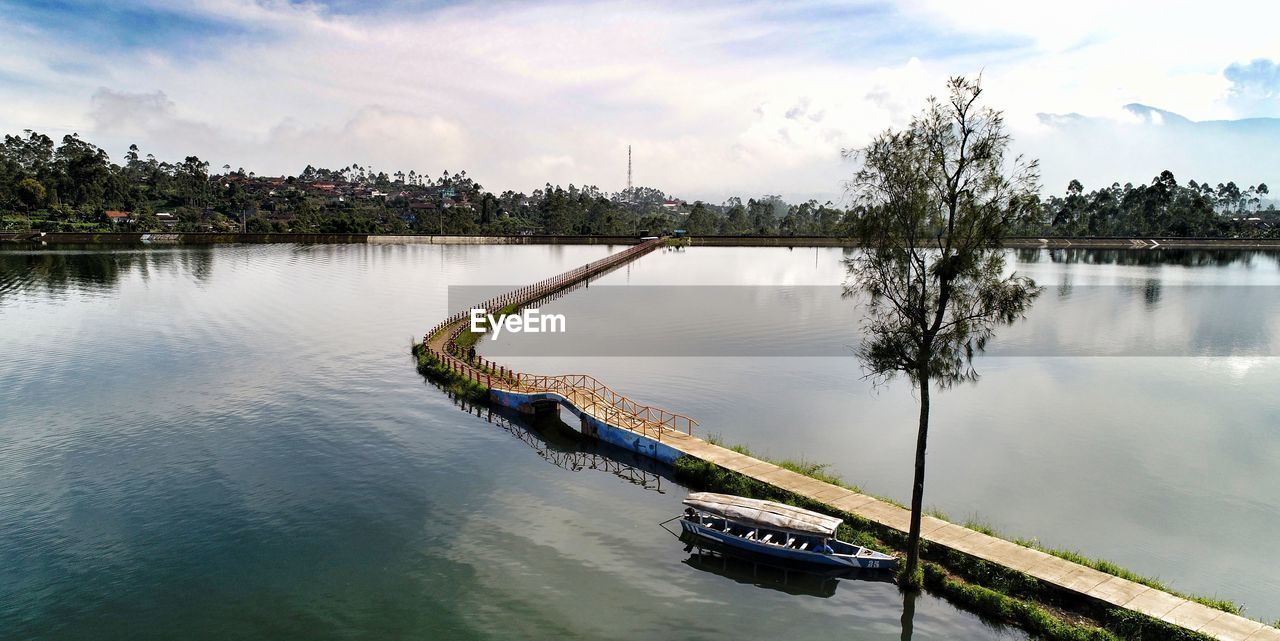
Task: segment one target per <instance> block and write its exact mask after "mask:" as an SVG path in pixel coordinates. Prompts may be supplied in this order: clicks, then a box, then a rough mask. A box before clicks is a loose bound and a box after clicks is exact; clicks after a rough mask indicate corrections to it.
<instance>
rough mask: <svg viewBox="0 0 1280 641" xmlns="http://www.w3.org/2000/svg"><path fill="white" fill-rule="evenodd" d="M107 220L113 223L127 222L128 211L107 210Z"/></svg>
mask: <svg viewBox="0 0 1280 641" xmlns="http://www.w3.org/2000/svg"><path fill="white" fill-rule="evenodd" d="M107 220H109V221H111V222H112V223H113V224H114V223H123V222H127V221H128V220H129V212H127V211H115V210H112V211H108V212H107Z"/></svg>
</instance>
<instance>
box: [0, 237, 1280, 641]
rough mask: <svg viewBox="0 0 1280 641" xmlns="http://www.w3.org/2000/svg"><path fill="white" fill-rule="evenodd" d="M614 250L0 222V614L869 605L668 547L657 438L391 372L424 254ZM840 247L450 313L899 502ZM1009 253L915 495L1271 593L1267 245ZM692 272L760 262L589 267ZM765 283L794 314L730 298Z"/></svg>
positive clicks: (500, 614)
mask: <svg viewBox="0 0 1280 641" xmlns="http://www.w3.org/2000/svg"><path fill="white" fill-rule="evenodd" d="M617 249H620V248H606V247H589V246H582V247H574V246H553V247H502V246H474V247H447V246H444V247H441V246H385V247H384V246H376V247H375V246H359V245H348V246H234V247H220V248H214V249H187V248H173V249H140V250H96V249H95V250H83V251H78V250H77V251H64V250H48V251H30V250H27V249H25V248H24V249H19V248H5V249H3V250H0V355H3V358H0V381H3V384H2V385H0V513H2V514H4V515H5V518H4V527H3V529H2V530H0V638H38V639H43V638H49V639H53V638H57V639H76V638H104V637H107V638H115V637H135V638H144V637H149V638H174V637H181V638H209V639H214V638H218V639H222V638H262V637H271V638H317V637H322V638H370V639H373V638H377V639H385V638H503V639H505V638H510V637H513V636H516V637H525V638H547V637H553V636H554V637H566V638H599V637H608V638H634V639H647V638H674V637H678V638H723V637H726V636H733V637H736V638H782V637H786V638H805V637H825V636H831V635H832V634H839V635H841V636H843V637H848V638H855V639H890V638H892V639H899V638H900V637H901V636H902V625H903V624H902V618H903V617H902V615H903V602H902V597H901V595H899V594H898V592H897V590H896V588H895V587H894V586H892V585H890V584H887V583H880V582H874V581H848V580H846V581H840V582H839V583H838V584H834V585H832V584H827V583H823V582H818V583H817V584H815V583H814V582H812V581H806V580H803V579H797V578H794V577H790V576H788V577H780V576H775V575H774V574H772V573H770V572H767V571H766V572H763V573H761V574H760V575H759V576H752V572H753V569H752V568H749V567H747V568H743V567H720V566H718V565H716V564H714V563H707V562H703V561H700V560H699V559H698V558H696V557H691V556H690V555H689V554H686V553H684V552H683V550H682V547H681V545H680V544H679V542H677V541H676V540H675V539H674V538H673V537H672V536H671V535H670V534H668V533H667V532H665V531H663V530H662V529H661V528H659V527H658V525H657V524H658V523H659V522H660V521H663V520H665V519H666V518H669V517H670V516H672V515H674V514H675V513H676V512H678V510H679V499H680V497H682V496H683V494H684V493H685V492H686V490H685V489H684V488H681V487H680V486H679V485H677V484H675V483H673V482H672V481H671V480H670V479H669V478H665V477H664V474H665V473H664V471H663V470H659V469H655V468H653V467H651V466H648V465H646V464H645V463H644V462H643V461H636V460H634V459H631V458H630V457H628V456H626V455H622V454H620V453H617V452H609V451H598V450H594V449H592V448H590V447H585V448H584V446H581V445H579V444H576V443H575V442H573V441H572V440H570V439H568V438H567V437H565V436H564V435H563V434H562V433H560V432H558V431H557V429H556V428H555V426H554V425H540V426H536V427H535V426H529V425H527V424H524V423H522V422H520V421H518V420H516V421H511V420H508V419H507V418H503V417H495V416H491V415H489V414H488V413H486V412H480V413H479V415H477V413H475V412H472V413H468V412H466V411H464V409H461V408H460V407H459V406H458V405H457V404H455V403H453V402H452V401H451V400H450V399H449V398H447V397H446V396H445V395H444V394H442V393H441V392H439V391H438V390H437V389H435V388H434V387H432V386H431V385H430V384H428V383H426V382H424V381H423V380H422V378H421V377H420V376H419V375H418V374H417V373H416V372H415V371H414V370H413V368H412V364H411V360H410V359H409V357H408V356H407V349H408V343H409V340H410V337H411V336H413V335H420V334H421V332H422V331H423V330H425V329H426V328H427V327H429V326H430V325H432V324H434V322H436V320H438V319H439V318H441V317H442V316H444V315H445V314H446V309H448V308H449V307H450V305H451V304H452V303H454V301H451V300H450V299H449V289H448V288H449V286H458V285H515V284H519V283H524V282H529V281H532V280H536V279H538V278H541V277H544V276H548V275H551V274H554V273H558V272H560V271H564V270H566V269H569V268H571V267H574V266H577V265H581V264H583V263H586V262H588V261H590V260H594V259H596V258H599V257H601V256H603V255H605V254H606V253H608V252H609V251H612V250H617ZM845 255H846V254H845V253H844V252H842V251H841V250H838V249H817V250H815V249H796V250H787V249H764V248H692V249H688V250H685V251H681V252H674V251H673V252H661V253H654V254H650V255H648V256H646V257H644V258H642V259H641V260H639V261H638V262H635V263H632V264H631V265H629V266H628V267H626V268H624V269H621V270H618V271H615V272H613V273H611V274H609V275H607V276H604V277H602V278H600V279H598V280H596V281H593V282H592V285H591V288H589V289H586V290H578V291H576V292H573V293H572V294H570V295H567V296H565V297H562V298H560V299H558V300H556V301H553V302H551V303H549V304H547V305H545V306H544V307H545V309H546V310H548V311H559V312H561V313H564V314H565V315H566V316H568V318H569V319H570V321H571V323H574V325H572V332H571V333H572V336H573V338H574V340H575V342H577V343H578V344H580V345H586V346H587V348H586V349H581V350H580V351H579V352H578V353H577V355H569V356H564V355H561V353H559V352H556V351H554V350H552V349H550V347H551V346H553V345H554V343H544V342H543V341H547V340H554V339H556V338H557V337H554V336H549V335H543V336H532V335H521V336H518V337H512V338H513V339H514V340H511V341H507V342H505V343H504V342H503V341H506V338H507V337H504V338H503V339H502V340H500V341H499V342H498V343H486V344H483V345H482V347H481V349H482V351H486V352H490V353H494V354H498V353H501V352H502V350H503V349H509V350H510V349H515V350H516V351H518V348H521V347H522V348H524V349H525V351H526V353H524V354H523V355H519V354H513V355H511V356H503V359H504V360H506V361H507V362H510V363H511V364H513V365H516V366H517V367H518V368H520V369H524V370H526V371H536V372H542V373H562V372H586V373H591V374H593V375H596V376H598V377H599V378H601V379H603V380H605V381H606V382H608V383H609V384H610V385H612V386H614V387H616V388H617V389H619V390H622V391H623V392H624V393H627V394H629V395H631V396H633V397H635V398H638V399H640V400H642V401H648V402H651V403H654V404H657V405H661V406H663V407H666V408H668V409H672V410H675V411H679V412H682V413H686V414H689V415H690V416H693V417H694V418H696V419H698V420H700V421H701V426H700V428H699V431H700V432H701V433H702V434H704V435H705V434H707V433H716V434H719V435H720V436H721V437H722V438H723V439H724V440H726V441H730V442H735V443H745V444H748V445H750V446H752V447H753V448H754V449H755V450H756V451H759V452H762V453H766V454H769V455H772V456H779V457H781V456H787V457H793V458H807V459H809V460H817V461H822V462H829V463H830V464H831V465H832V469H833V470H834V471H836V472H838V473H840V474H841V475H843V476H844V477H845V478H846V479H847V480H848V481H851V482H856V483H859V484H860V485H862V486H863V487H864V488H865V489H867V490H868V491H871V492H874V493H878V494H884V495H888V496H893V497H896V498H899V499H900V500H905V499H906V498H908V496H909V484H910V477H911V461H912V448H913V446H914V420H915V405H914V400H913V398H912V396H911V393H910V389H909V387H908V386H906V385H905V384H902V383H901V382H897V383H890V384H888V385H887V386H883V387H879V388H875V387H873V386H872V384H871V383H870V382H868V381H865V380H863V379H862V377H861V372H860V370H859V367H858V364H857V362H856V361H855V360H854V359H853V358H852V357H851V356H849V355H848V349H847V346H848V345H851V344H853V343H854V342H856V340H857V331H856V313H855V311H856V304H855V302H854V301H851V300H841V299H840V298H839V295H838V294H839V290H838V287H837V286H838V285H839V284H840V283H842V282H843V281H844V269H843V266H842V264H841V260H842V258H843V257H844V256H845ZM1015 267H1016V268H1017V269H1018V270H1019V271H1025V272H1027V273H1030V274H1031V275H1033V276H1034V277H1035V278H1036V279H1037V280H1038V281H1039V282H1041V283H1043V284H1045V285H1047V286H1048V287H1047V289H1046V291H1045V293H1044V294H1043V295H1042V296H1041V299H1040V300H1039V301H1038V302H1037V306H1036V307H1035V308H1034V309H1033V310H1032V312H1031V314H1030V318H1029V319H1028V320H1027V321H1026V322H1025V323H1024V324H1023V325H1021V326H1019V327H1015V328H1010V329H1009V330H1007V331H1006V333H1005V334H1004V335H1003V339H1004V340H1003V343H1002V341H1001V340H997V341H996V343H995V344H993V346H992V355H991V356H985V357H982V358H980V359H979V361H978V368H979V371H980V372H981V373H982V374H983V378H982V380H981V381H980V382H979V384H977V385H974V386H964V387H959V388H956V389H953V390H950V391H948V392H945V393H943V394H940V395H936V396H935V397H934V420H933V429H932V436H931V440H930V458H929V473H928V480H927V482H926V503H927V504H929V505H932V506H936V507H937V508H939V509H941V510H943V511H945V512H947V513H948V514H950V515H951V516H952V518H955V519H958V520H963V519H965V518H967V517H971V516H976V517H978V518H980V519H982V520H984V521H986V522H988V523H991V524H992V525H994V526H996V527H997V528H998V529H1000V530H1002V531H1005V532H1008V533H1010V534H1014V535H1019V536H1029V537H1031V536H1034V537H1039V538H1040V539H1041V540H1042V541H1043V542H1045V543H1047V544H1051V545H1055V546H1062V547H1074V548H1079V549H1081V550H1083V551H1085V552H1087V553H1089V554H1091V555H1096V556H1103V557H1107V558H1110V559H1112V560H1115V561H1118V562H1120V563H1122V564H1124V565H1126V566H1129V567H1131V568H1132V569H1134V570H1137V571H1140V572H1143V573H1147V574H1152V575H1158V576H1159V577H1161V578H1162V579H1165V580H1166V581H1168V582H1170V583H1171V584H1173V585H1174V586H1175V587H1177V588H1180V589H1183V590H1188V591H1195V592H1203V593H1210V594H1213V593H1216V594H1219V595H1221V596H1225V597H1229V598H1233V599H1235V600H1238V601H1241V602H1243V603H1244V604H1245V605H1246V606H1247V610H1246V613H1247V614H1251V615H1254V616H1258V617H1262V618H1266V617H1270V619H1274V618H1276V617H1277V616H1280V579H1278V578H1277V576H1276V573H1275V572H1274V568H1275V567H1280V550H1276V549H1275V548H1274V546H1273V543H1274V538H1275V537H1274V535H1273V533H1274V532H1276V531H1280V509H1278V508H1280V495H1277V492H1276V490H1277V489H1278V488H1280V467H1277V466H1276V465H1275V464H1274V461H1276V460H1280V432H1278V431H1277V429H1278V428H1277V425H1280V401H1278V400H1277V395H1276V394H1275V393H1274V391H1273V390H1274V389H1275V388H1276V383H1277V382H1280V359H1277V358H1275V357H1274V356H1275V353H1274V351H1275V350H1274V347H1273V346H1274V345H1276V344H1280V341H1275V340H1273V339H1274V338H1275V337H1276V336H1280V329H1277V326H1276V324H1277V319H1280V315H1277V314H1275V313H1273V312H1275V311H1276V307H1275V305H1276V302H1277V301H1276V300H1275V298H1274V297H1273V296H1272V295H1271V292H1272V291H1274V290H1275V287H1274V286H1275V285H1276V284H1277V283H1280V269H1278V268H1277V261H1276V259H1275V258H1274V257H1273V256H1269V255H1261V254H1245V253H1235V254H1216V255H1215V254H1159V253H1155V254H1152V253H1147V254H1128V253H1098V252H1094V253H1082V254H1078V255H1066V254H1056V255H1052V256H1051V255H1049V254H1048V253H1040V252H1028V253H1024V254H1021V255H1019V262H1017V263H1016V265H1015ZM692 284H697V285H701V286H712V285H714V286H737V287H741V286H753V287H757V288H761V289H758V291H759V292H763V293H759V294H757V295H756V303H755V304H754V306H748V307H745V308H743V312H742V313H741V314H739V315H738V317H737V318H736V319H735V318H733V317H726V318H725V319H719V320H716V319H713V321H714V322H712V321H708V319H707V318H705V317H702V316H700V315H699V314H702V313H707V314H710V313H712V312H713V311H714V310H713V309H710V308H708V307H707V306H706V305H703V306H701V307H699V306H691V305H680V306H661V305H651V304H645V305H636V306H634V307H632V308H630V309H631V311H630V312H629V313H626V314H617V313H614V311H613V310H614V309H615V307H614V306H615V305H616V304H617V300H618V298H617V296H616V294H610V293H609V292H611V291H613V292H617V291H624V289H625V288H635V289H634V290H633V291H635V292H642V291H643V292H644V296H642V297H641V296H638V297H639V298H642V299H644V300H647V298H644V297H647V296H651V294H652V292H661V291H662V289H663V288H664V287H667V286H677V285H692ZM611 286H616V287H611ZM1228 287H1231V288H1235V289H1227V288H1228ZM667 288H668V289H669V287H667ZM730 291H739V290H730ZM787 291H791V292H793V293H797V294H796V295H797V296H798V297H799V299H800V300H802V301H810V302H813V304H812V305H810V304H804V305H801V306H799V307H797V308H798V309H805V310H814V311H813V313H812V314H797V315H796V316H797V318H799V320H796V321H794V322H792V323H791V324H789V325H787V326H785V327H782V328H779V327H778V326H776V325H775V324H774V323H773V322H750V319H751V318H757V317H758V318H760V319H761V320H762V321H763V319H766V318H768V313H767V310H769V309H773V308H775V307H778V306H777V305H775V304H774V303H773V301H774V298H775V297H776V296H778V294H779V292H783V293H785V292H787ZM823 292H827V294H824V293H823ZM828 294H829V295H828ZM829 299H834V301H835V302H831V301H830V300H829ZM709 300H716V299H715V297H714V296H712V297H709ZM455 306H456V305H455ZM851 310H854V311H851ZM832 319H844V321H847V322H835V321H833V320H832ZM708 323H710V324H712V325H714V326H716V327H717V328H718V329H717V331H716V332H706V331H704V330H705V328H706V327H707V326H708ZM689 335H692V336H696V337H697V341H696V342H694V343H692V344H691V345H690V344H684V345H682V344H680V343H679V341H676V342H674V343H673V346H666V348H665V349H664V348H663V341H662V340H660V339H661V338H662V337H664V336H668V337H669V336H689ZM779 337H781V338H783V339H784V340H782V341H781V342H782V343H784V344H785V345H787V347H786V348H785V349H783V350H781V351H779V352H778V353H777V354H776V355H772V356H769V355H764V353H763V352H767V351H768V348H767V346H769V345H775V344H778V343H779V342H780V341H779V340H778V339H779ZM1150 337H1156V338H1157V339H1158V340H1153V339H1152V338H1150ZM825 342H830V343H832V344H831V345H830V347H829V348H828V353H829V354H830V356H826V357H823V356H817V355H814V354H813V352H812V346H813V345H815V344H823V343H825ZM619 345H623V346H624V347H617V346H619ZM609 346H613V347H612V349H613V350H614V351H612V352H611V351H610V349H609ZM642 348H643V349H642ZM1000 349H1003V350H1004V351H1003V352H1001V351H999V350H1000ZM689 350H692V351H694V352H697V353H705V354H706V356H701V357H693V356H691V355H689V353H688V352H689ZM637 353H643V354H653V355H647V356H643V357H641V356H636V355H635V354H637ZM1180 353H1184V354H1193V356H1178V354H1180ZM593 354H599V355H593ZM1108 354H1119V355H1118V356H1108ZM757 584H759V585H757ZM910 620H911V621H912V625H911V628H912V630H913V634H914V636H913V638H915V639H944V638H1023V635H1021V634H1020V633H1018V632H1016V631H1009V630H1001V629H994V628H991V627H988V626H987V625H985V624H983V623H982V622H981V621H979V620H978V619H977V618H976V617H974V616H973V615H971V614H968V613H965V612H962V611H958V610H956V609H954V608H952V607H950V606H949V605H948V604H946V603H945V602H943V601H940V600H938V599H935V598H933V597H928V596H926V597H923V598H921V599H919V600H918V601H917V602H916V603H915V604H914V612H913V616H912V617H911V619H910Z"/></svg>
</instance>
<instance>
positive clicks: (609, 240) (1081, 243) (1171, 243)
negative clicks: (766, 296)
mask: <svg viewBox="0 0 1280 641" xmlns="http://www.w3.org/2000/svg"><path fill="white" fill-rule="evenodd" d="M672 240H678V241H680V242H681V244H683V245H686V246H693V247H856V246H857V244H856V243H855V242H854V241H853V240H851V239H849V238H840V237H833V236H692V237H688V238H681V239H672ZM640 242H641V239H640V238H639V237H636V236H557V235H511V236H486V235H389V234H294V233H282V234H275V233H272V234H247V233H246V234H242V233H214V232H207V233H206V232H200V233H187V232H175V233H167V232H153V233H141V232H128V233H119V232H102V233H77V232H47V233H42V232H34V231H21V232H0V243H13V244H18V245H33V246H41V245H62V244H75V245H94V244H102V245H143V246H147V245H157V246H162V245H221V244H234V243H251V244H271V243H305V244H368V245H636V244H639V243H640ZM1004 246H1005V247H1006V248H1009V249H1132V250H1143V251H1161V250H1165V249H1194V250H1214V249H1227V250H1269V251H1280V238H1158V237H1155V238H1142V237H1085V238H1050V237H1032V236H1019V237H1010V238H1006V239H1005V242H1004Z"/></svg>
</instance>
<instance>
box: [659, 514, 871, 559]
mask: <svg viewBox="0 0 1280 641" xmlns="http://www.w3.org/2000/svg"><path fill="white" fill-rule="evenodd" d="M680 527H681V528H682V529H683V530H684V532H685V533H687V534H689V535H692V536H695V537H697V538H699V539H703V540H706V541H710V542H712V543H716V544H718V545H720V546H723V547H725V548H729V549H731V550H734V551H737V552H741V553H743V554H746V555H749V556H753V557H757V558H761V559H768V560H772V561H774V562H780V563H788V564H794V565H799V566H806V567H811V568H830V569H853V568H856V569H866V570H881V569H883V570H888V569H892V568H893V567H894V565H895V561H896V560H895V559H892V558H890V559H880V558H874V557H858V556H851V555H847V554H822V553H819V552H810V551H807V550H797V549H794V548H788V547H784V546H781V545H772V544H769V543H762V542H760V541H752V540H749V539H744V538H742V537H740V536H737V535H734V534H730V533H727V532H723V531H721V530H717V529H714V528H711V527H708V526H707V525H704V524H701V523H694V522H693V521H690V520H688V519H680Z"/></svg>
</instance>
